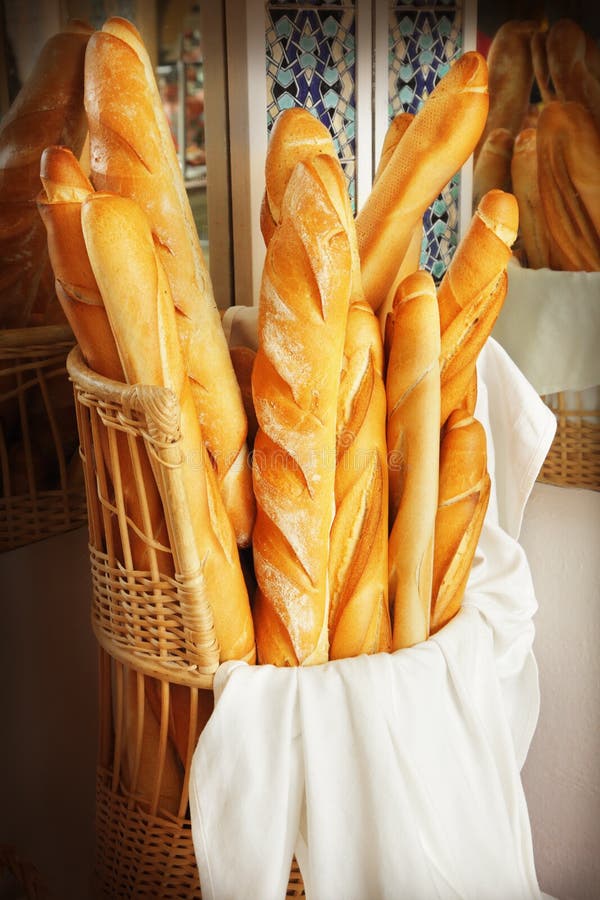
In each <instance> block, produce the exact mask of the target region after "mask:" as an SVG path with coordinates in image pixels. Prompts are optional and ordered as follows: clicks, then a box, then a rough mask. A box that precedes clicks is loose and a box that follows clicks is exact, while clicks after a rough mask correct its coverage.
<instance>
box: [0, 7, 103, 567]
mask: <svg viewBox="0 0 600 900" xmlns="http://www.w3.org/2000/svg"><path fill="white" fill-rule="evenodd" d="M91 33H92V29H91V28H90V27H89V26H87V25H85V24H84V23H81V22H71V23H70V24H69V25H68V26H67V27H66V28H65V30H64V31H62V32H60V33H58V34H55V35H53V36H52V37H51V38H50V39H49V40H48V41H47V42H46V43H45V44H44V46H43V47H42V49H41V51H40V53H39V55H38V58H37V59H36V61H35V64H34V65H33V68H32V70H31V73H30V75H29V76H28V78H27V80H26V81H25V83H24V84H23V85H22V87H21V90H20V91H19V93H18V95H17V96H16V98H15V99H14V101H13V103H12V105H11V107H10V109H9V110H8V112H7V113H6V115H5V116H4V117H3V118H2V121H1V122H0V329H1V332H0V458H1V460H2V467H1V470H2V472H1V489H0V550H2V551H5V550H11V549H13V548H16V547H20V546H23V545H26V544H28V543H31V542H32V541H36V540H41V539H43V538H46V537H50V536H51V535H53V534H59V533H61V532H63V531H67V530H70V529H71V528H75V527H78V526H81V525H82V524H84V522H85V518H86V515H85V496H84V487H83V480H82V473H81V467H80V462H79V456H78V453H77V425H76V420H75V410H74V406H73V394H72V389H71V386H70V385H69V383H68V379H67V377H66V366H65V363H66V358H67V354H68V352H69V350H70V349H71V348H72V346H73V344H74V338H73V333H72V331H71V329H70V328H69V327H68V325H67V324H66V321H65V317H64V314H63V313H62V311H61V308H60V305H59V304H58V301H57V298H56V294H55V290H54V277H53V274H52V270H51V267H50V264H49V262H48V254H47V252H46V234H45V229H44V225H43V223H42V221H41V219H40V216H39V214H38V211H37V209H36V204H35V198H36V196H37V193H38V191H39V189H40V157H41V154H42V151H43V149H44V147H46V146H47V145H48V144H53V143H57V142H60V143H62V144H65V145H67V146H69V147H71V148H72V149H73V151H74V152H75V153H76V154H79V153H80V152H81V149H82V147H83V143H84V138H85V134H86V131H87V125H86V120H85V112H84V108H83V66H84V55H85V49H86V46H87V42H88V40H89V37H90V35H91Z"/></svg>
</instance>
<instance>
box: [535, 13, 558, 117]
mask: <svg viewBox="0 0 600 900" xmlns="http://www.w3.org/2000/svg"><path fill="white" fill-rule="evenodd" d="M547 39H548V31H547V30H546V29H541V28H540V29H538V30H537V31H534V33H533V34H532V36H531V64H532V66H533V75H534V78H535V81H536V83H537V86H538V89H539V92H540V97H541V98H542V102H543V103H551V102H552V101H553V100H556V94H555V92H554V90H553V88H552V83H551V79H550V68H549V66H548V50H547V47H546V41H547Z"/></svg>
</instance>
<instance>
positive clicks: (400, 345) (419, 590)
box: [386, 271, 440, 650]
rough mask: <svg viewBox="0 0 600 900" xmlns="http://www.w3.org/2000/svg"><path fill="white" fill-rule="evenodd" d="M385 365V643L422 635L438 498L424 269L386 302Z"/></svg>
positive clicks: (434, 322) (432, 355)
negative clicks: (388, 627) (388, 618)
mask: <svg viewBox="0 0 600 900" xmlns="http://www.w3.org/2000/svg"><path fill="white" fill-rule="evenodd" d="M393 314H394V325H393V327H394V331H393V338H392V348H391V353H390V358H389V361H388V369H387V380H386V389H387V406H388V424H387V436H388V441H387V443H388V460H389V484H390V524H391V532H390V539H389V593H390V605H391V608H392V629H393V630H392V647H393V649H394V650H399V649H401V648H402V647H410V646H412V645H413V644H416V643H418V642H420V641H424V640H426V639H427V637H428V635H429V614H430V607H431V584H432V581H431V579H432V570H433V533H434V525H435V514H436V509H437V497H438V467H439V442H440V431H439V415H440V367H439V356H440V324H439V313H438V304H437V297H436V290H435V284H434V281H433V278H432V277H431V275H430V274H429V273H428V272H424V271H419V272H415V273H414V274H413V275H409V276H408V278H406V279H405V280H404V281H403V282H402V284H401V285H400V287H399V288H398V293H397V295H396V299H395V301H394V309H393Z"/></svg>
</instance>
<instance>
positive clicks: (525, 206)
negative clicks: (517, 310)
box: [511, 128, 550, 269]
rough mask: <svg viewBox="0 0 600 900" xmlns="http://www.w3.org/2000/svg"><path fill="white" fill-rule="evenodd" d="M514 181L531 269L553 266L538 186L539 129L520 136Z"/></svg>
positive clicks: (516, 144)
mask: <svg viewBox="0 0 600 900" xmlns="http://www.w3.org/2000/svg"><path fill="white" fill-rule="evenodd" d="M511 177H512V185H513V191H514V194H515V197H516V198H517V202H518V204H519V221H520V224H519V235H520V239H521V244H522V246H523V248H524V250H525V256H526V264H527V266H528V268H530V269H543V268H547V267H548V266H549V265H550V248H549V238H548V226H547V224H546V218H545V215H544V210H543V207H542V200H541V197H540V189H539V183H538V160H537V129H535V128H525V129H524V130H523V131H521V133H520V134H519V135H518V136H517V139H516V140H515V147H514V152H513V158H512V163H511Z"/></svg>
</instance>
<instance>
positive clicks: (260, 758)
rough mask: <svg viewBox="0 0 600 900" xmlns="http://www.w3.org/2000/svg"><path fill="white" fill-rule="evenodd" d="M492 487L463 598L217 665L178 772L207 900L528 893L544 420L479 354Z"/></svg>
mask: <svg viewBox="0 0 600 900" xmlns="http://www.w3.org/2000/svg"><path fill="white" fill-rule="evenodd" d="M479 373H480V377H479V399H478V409H477V415H478V417H479V418H480V419H481V421H482V422H483V424H484V426H485V427H486V430H487V433H488V451H489V457H490V472H491V474H492V478H493V483H494V490H493V496H492V498H491V501H490V507H489V510H488V515H487V517H486V521H485V523H484V528H483V532H482V536H481V540H480V543H479V547H478V551H477V554H476V559H475V561H474V565H473V570H472V574H471V577H470V580H469V585H468V589H467V593H466V596H465V600H464V604H463V609H462V610H461V612H460V613H459V615H458V616H457V617H456V618H455V619H454V620H453V621H452V622H450V623H449V624H448V625H447V626H446V628H444V629H443V630H442V631H441V632H440V633H439V634H438V635H436V636H435V637H433V638H431V639H430V640H429V641H427V642H425V643H422V644H419V645H418V646H416V647H413V648H411V649H409V650H402V651H399V652H397V653H394V654H378V655H376V656H371V657H368V656H362V657H359V658H357V659H348V660H340V661H336V662H331V663H327V664H325V665H323V666H316V667H312V668H306V669H276V668H274V667H272V666H256V667H251V666H247V665H246V664H244V663H239V662H230V663H225V664H223V665H222V666H221V667H220V668H219V670H218V672H217V675H216V680H215V697H216V706H215V712H214V713H213V716H212V717H211V719H210V721H209V723H208V725H207V726H206V728H205V730H204V732H203V733H202V735H201V737H200V740H199V742H198V746H197V748H196V752H195V754H194V758H193V764H192V772H191V779H190V809H191V819H192V834H193V840H194V847H195V852H196V858H197V861H198V866H199V871H200V880H201V886H202V895H203V897H204V898H205V900H213V898H214V900H229V898H231V900H233V898H235V900H244V898H247V900H256V898H260V900H280V898H284V897H285V893H286V886H287V882H288V877H289V872H290V865H291V861H292V856H293V855H294V854H295V855H296V858H297V860H298V863H299V866H300V869H301V872H302V876H303V879H304V883H305V889H306V894H307V897H308V898H310V900H312V898H315V900H340V898H344V900H379V898H381V900H386V898H390V900H397V898H402V897H404V898H407V900H421V898H422V900H432V898H444V900H446V898H448V900H450V898H469V900H471V898H472V900H496V898H497V900H506V898H511V900H519V898H533V897H535V898H539V897H540V896H541V895H540V892H539V888H538V884H537V879H536V874H535V866H534V860H533V851H532V845H531V834H530V827H529V819H528V814H527V808H526V803H525V798H524V795H523V790H522V786H521V780H520V768H521V766H522V764H523V762H524V760H525V757H526V754H527V750H528V748H529V743H530V741H531V737H532V735H533V731H534V729H535V725H536V722H537V716H538V709H539V692H538V679H537V668H536V665H535V659H534V657H533V653H532V641H533V624H532V616H533V614H534V612H535V610H536V600H535V595H534V591H533V585H532V582H531V577H530V572H529V567H528V564H527V560H526V558H525V554H524V552H523V550H522V548H521V546H520V545H519V544H518V542H517V537H518V532H519V529H520V524H521V519H522V513H523V507H524V505H525V503H526V501H527V497H528V495H529V491H530V490H531V487H532V485H533V481H534V479H535V476H536V474H537V471H538V470H539V467H540V466H541V463H542V461H543V458H544V456H545V454H546V452H547V450H548V447H549V445H550V442H551V440H552V437H553V434H554V429H555V420H554V417H553V416H552V413H551V412H550V411H549V410H548V409H547V408H546V407H545V405H544V404H543V403H542V402H541V400H540V399H539V397H538V396H537V394H536V392H535V391H534V390H533V388H532V387H531V386H530V385H529V384H528V383H527V381H526V380H525V379H524V378H523V376H522V375H521V373H520V372H519V370H518V369H517V368H516V367H515V366H514V364H513V363H512V362H511V361H510V359H509V358H508V357H507V355H506V353H504V351H503V350H502V348H500V347H499V346H498V345H497V344H496V343H495V342H494V341H488V343H487V345H486V347H485V348H484V350H483V352H482V354H481V356H480V364H479Z"/></svg>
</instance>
